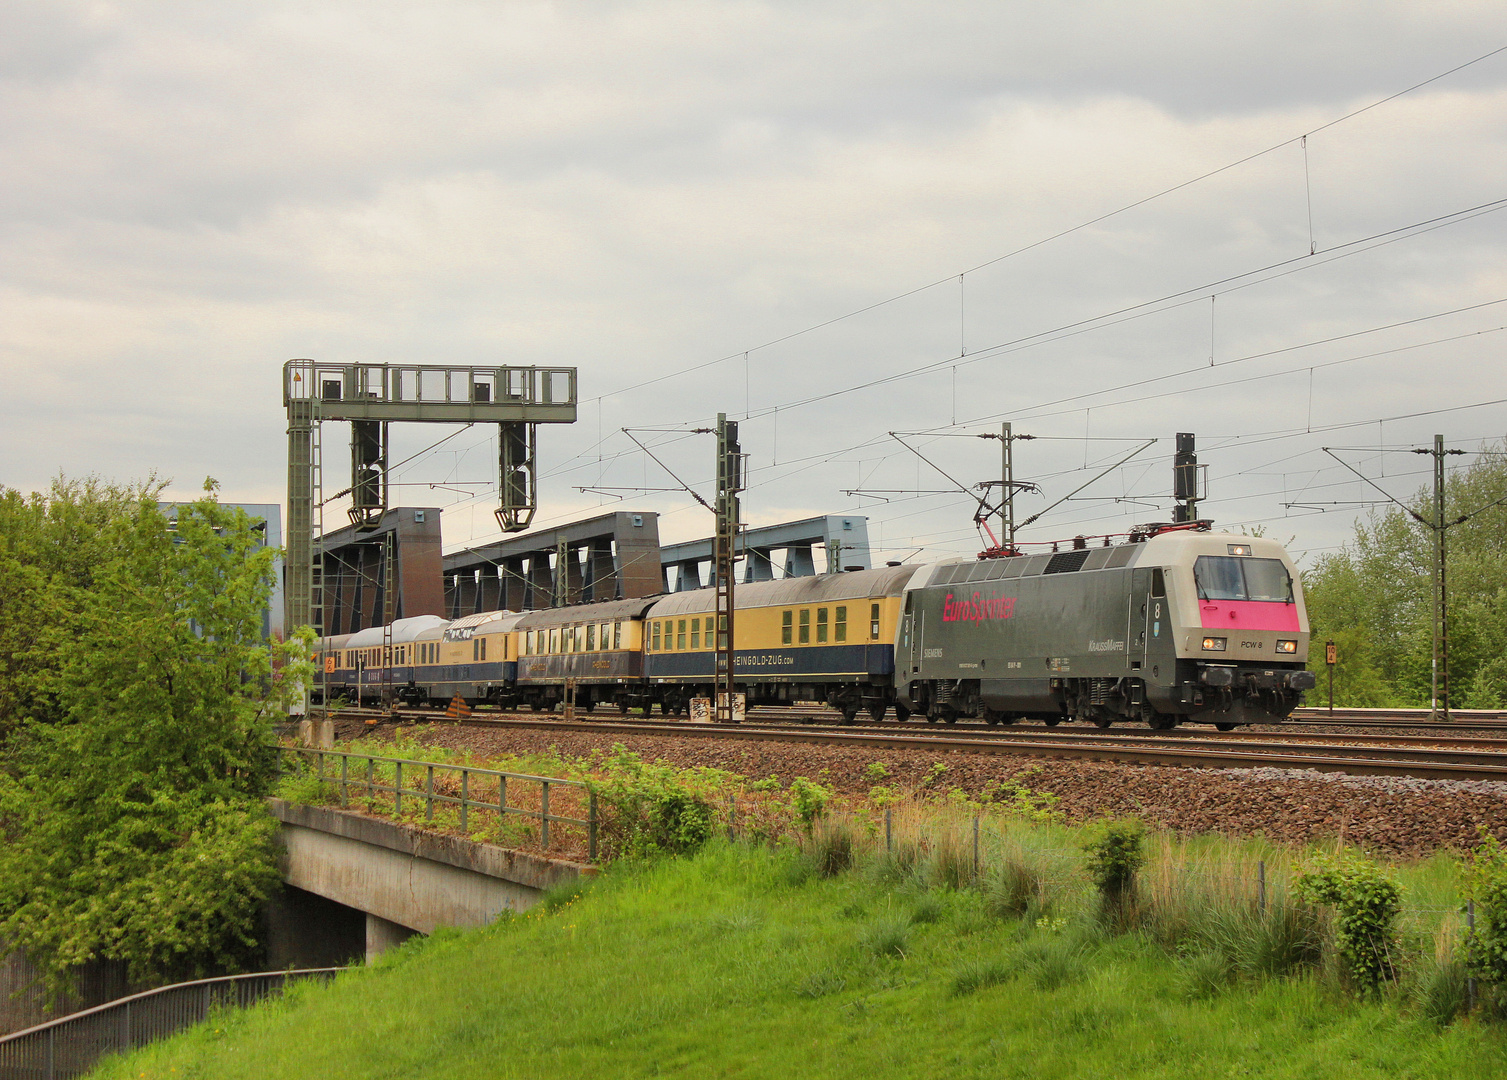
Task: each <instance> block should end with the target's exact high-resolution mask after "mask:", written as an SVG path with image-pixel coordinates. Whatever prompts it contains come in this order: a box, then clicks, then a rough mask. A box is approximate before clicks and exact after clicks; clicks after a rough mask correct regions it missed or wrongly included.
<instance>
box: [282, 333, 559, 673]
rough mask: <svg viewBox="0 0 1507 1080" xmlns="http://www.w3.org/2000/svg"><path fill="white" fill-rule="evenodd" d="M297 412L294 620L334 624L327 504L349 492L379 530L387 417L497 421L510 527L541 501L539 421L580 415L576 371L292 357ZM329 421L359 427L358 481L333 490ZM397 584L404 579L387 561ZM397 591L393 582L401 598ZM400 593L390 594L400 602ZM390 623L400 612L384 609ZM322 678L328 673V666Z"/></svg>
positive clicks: (291, 480) (355, 445)
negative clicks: (327, 469)
mask: <svg viewBox="0 0 1507 1080" xmlns="http://www.w3.org/2000/svg"><path fill="white" fill-rule="evenodd" d="M283 405H284V406H285V407H286V408H287V410H288V554H287V559H286V561H285V565H286V567H287V588H286V598H285V605H286V606H285V611H286V618H285V625H286V626H287V627H288V629H289V630H290V631H291V630H293V629H294V628H296V627H300V626H311V627H313V628H314V632H315V634H316V635H320V636H322V635H323V634H324V631H325V618H324V580H323V571H324V567H323V561H324V560H323V552H322V551H320V550H318V547H317V545H318V543H319V541H320V539H321V538H322V537H323V535H324V532H325V529H324V506H325V504H326V503H327V502H333V501H334V500H336V499H338V498H341V497H343V496H345V495H349V496H350V498H351V509H350V512H349V516H350V520H351V523H352V524H353V525H355V526H356V528H357V529H358V530H369V529H375V528H377V526H378V525H379V524H380V523H381V521H382V516H383V514H385V513H386V512H387V509H388V470H389V468H390V467H391V462H390V461H389V457H388V445H389V444H388V425H389V424H392V423H442V424H478V423H492V424H496V425H497V427H498V442H499V450H498V472H499V478H498V502H499V505H498V507H497V511H496V514H497V523H498V524H499V525H500V526H501V527H502V530H503V532H521V531H522V530H524V529H527V528H528V527H529V523H530V522H531V521H532V520H533V517H534V511H535V510H536V509H537V507H538V493H537V490H536V481H537V476H538V470H537V467H536V465H535V461H534V448H535V445H536V430H537V427H538V425H539V424H573V423H575V420H576V369H575V368H538V367H509V366H503V367H475V366H458V365H448V364H336V363H322V362H319V361H315V360H289V361H288V362H287V363H286V364H284V365H283ZM326 420H343V421H348V422H349V423H350V425H351V484H350V487H348V488H345V489H344V490H341V491H337V492H335V493H334V494H332V495H330V496H329V497H328V498H326V497H325V494H324V476H323V470H324V464H323V451H322V444H321V438H320V429H321V425H322V424H323V423H324V421H326ZM387 580H388V581H389V582H392V581H394V580H395V578H394V577H393V576H392V569H391V567H389V568H388V579H387ZM394 592H395V590H393V589H389V590H388V595H389V596H390V597H392V596H393V593H394ZM395 602H396V598H395V597H394V598H393V599H391V600H389V605H390V606H391V605H393V604H395ZM383 615H384V617H385V618H386V625H388V626H391V625H392V621H393V618H394V617H395V615H396V611H395V609H394V610H384V612H383ZM315 678H316V679H317V680H320V681H322V680H323V671H322V669H321V670H320V671H319V672H316V675H315Z"/></svg>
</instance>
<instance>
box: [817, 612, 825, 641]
mask: <svg viewBox="0 0 1507 1080" xmlns="http://www.w3.org/2000/svg"><path fill="white" fill-rule="evenodd" d="M816 640H817V642H818V643H820V642H824V641H826V640H827V609H826V608H824V607H823V608H817V609H816Z"/></svg>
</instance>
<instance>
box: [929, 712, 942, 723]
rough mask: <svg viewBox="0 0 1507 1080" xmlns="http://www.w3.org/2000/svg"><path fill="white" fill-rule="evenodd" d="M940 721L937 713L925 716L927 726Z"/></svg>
mask: <svg viewBox="0 0 1507 1080" xmlns="http://www.w3.org/2000/svg"><path fill="white" fill-rule="evenodd" d="M940 719H941V716H939V715H938V714H937V713H934V712H929V713H927V714H926V722H927V723H928V724H935V723H936V722H937V721H938V720H940Z"/></svg>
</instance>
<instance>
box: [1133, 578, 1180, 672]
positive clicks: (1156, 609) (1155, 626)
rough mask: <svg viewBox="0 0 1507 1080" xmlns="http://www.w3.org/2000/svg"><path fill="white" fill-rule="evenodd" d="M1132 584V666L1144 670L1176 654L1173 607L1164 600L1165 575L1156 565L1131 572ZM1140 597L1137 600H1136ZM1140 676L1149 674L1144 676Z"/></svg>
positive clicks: (1164, 661) (1166, 660)
mask: <svg viewBox="0 0 1507 1080" xmlns="http://www.w3.org/2000/svg"><path fill="white" fill-rule="evenodd" d="M1134 574H1135V580H1134V583H1133V585H1132V587H1131V619H1130V621H1131V630H1132V632H1133V634H1134V636H1133V637H1132V638H1131V641H1130V659H1131V661H1132V664H1131V666H1132V667H1136V666H1139V667H1140V668H1141V669H1143V670H1146V669H1149V668H1154V667H1156V666H1158V665H1159V664H1163V663H1168V662H1171V661H1172V660H1174V659H1175V658H1176V656H1177V650H1176V647H1175V645H1174V643H1173V636H1172V609H1171V607H1170V606H1169V605H1168V603H1167V582H1166V575H1164V574H1163V573H1162V568H1161V567H1159V566H1154V567H1147V568H1145V569H1141V570H1136V571H1134ZM1138 598H1139V603H1138V602H1137V599H1138ZM1142 677H1143V678H1147V677H1150V675H1143V676H1142Z"/></svg>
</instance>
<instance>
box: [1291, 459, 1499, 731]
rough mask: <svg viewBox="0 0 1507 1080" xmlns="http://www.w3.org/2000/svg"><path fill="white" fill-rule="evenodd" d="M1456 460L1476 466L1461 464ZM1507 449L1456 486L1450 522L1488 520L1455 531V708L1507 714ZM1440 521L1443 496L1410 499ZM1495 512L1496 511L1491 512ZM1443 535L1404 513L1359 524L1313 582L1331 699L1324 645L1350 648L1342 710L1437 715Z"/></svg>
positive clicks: (1451, 560)
mask: <svg viewBox="0 0 1507 1080" xmlns="http://www.w3.org/2000/svg"><path fill="white" fill-rule="evenodd" d="M1449 460H1450V461H1459V460H1464V459H1459V458H1451V459H1449ZM1503 499H1507V444H1504V445H1503V446H1499V447H1496V448H1494V449H1493V450H1491V451H1490V452H1488V453H1485V454H1482V455H1480V456H1479V457H1478V458H1477V459H1476V460H1475V461H1474V462H1473V463H1471V464H1469V465H1467V466H1465V467H1463V468H1461V469H1459V470H1457V471H1456V472H1454V473H1452V474H1451V475H1450V476H1449V477H1448V478H1447V480H1446V482H1445V520H1446V521H1453V520H1454V519H1456V518H1458V517H1461V516H1462V515H1466V514H1471V513H1472V512H1474V511H1477V510H1481V512H1480V513H1478V514H1475V515H1474V516H1473V517H1471V518H1470V520H1468V521H1466V522H1464V523H1462V524H1459V525H1456V526H1454V527H1452V528H1450V529H1449V530H1448V532H1447V540H1446V543H1447V551H1448V574H1447V583H1448V586H1449V626H1448V630H1449V686H1450V703H1451V704H1452V705H1455V706H1458V707H1461V708H1504V707H1507V654H1504V651H1503V648H1502V644H1501V643H1502V642H1503V641H1507V504H1503V505H1493V504H1496V503H1497V502H1498V501H1499V500H1503ZM1405 501H1406V502H1407V503H1408V505H1409V506H1411V507H1412V509H1413V510H1414V511H1416V512H1417V513H1418V514H1419V515H1421V516H1422V517H1423V518H1425V519H1426V520H1429V521H1432V520H1433V492H1432V489H1423V488H1420V489H1419V490H1418V491H1417V492H1415V493H1414V495H1413V496H1412V498H1411V499H1408V500H1405ZM1482 508H1486V509H1482ZM1434 564H1435V554H1434V532H1433V530H1432V529H1431V528H1428V527H1425V526H1424V525H1421V524H1419V523H1418V522H1417V521H1416V520H1415V519H1413V518H1412V517H1410V516H1409V515H1407V514H1405V513H1403V511H1401V510H1400V509H1397V508H1396V507H1393V508H1390V509H1386V510H1377V511H1375V512H1373V513H1372V514H1371V515H1370V517H1369V518H1368V519H1367V520H1365V521H1362V522H1358V523H1357V524H1356V526H1355V532H1354V535H1353V536H1352V537H1351V540H1350V542H1349V543H1348V544H1346V545H1345V547H1344V548H1343V549H1342V550H1340V551H1338V552H1334V553H1331V554H1329V555H1325V556H1324V557H1322V558H1320V559H1319V560H1318V562H1317V564H1316V565H1315V566H1314V567H1313V568H1312V569H1311V570H1309V571H1307V572H1306V573H1304V575H1303V586H1304V592H1305V595H1306V598H1307V603H1308V613H1309V617H1310V619H1311V621H1312V625H1313V640H1314V642H1315V645H1314V647H1313V648H1312V649H1311V650H1310V653H1309V656H1310V662H1309V666H1310V667H1311V669H1312V670H1313V671H1314V672H1315V673H1316V674H1317V675H1318V677H1319V690H1318V691H1317V692H1316V695H1315V696H1316V697H1317V696H1322V695H1324V693H1325V689H1326V679H1327V677H1328V676H1327V669H1326V667H1325V664H1324V649H1323V645H1322V643H1323V642H1324V641H1326V640H1333V641H1334V642H1335V643H1336V645H1337V646H1338V648H1339V663H1338V665H1337V666H1336V668H1335V681H1334V697H1335V703H1336V704H1343V705H1351V706H1361V707H1365V706H1372V707H1380V706H1403V705H1427V704H1428V703H1429V698H1430V694H1431V671H1432V658H1433V619H1434V609H1433V592H1432V584H1431V583H1432V581H1433V572H1434Z"/></svg>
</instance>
